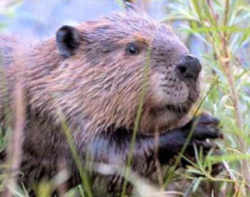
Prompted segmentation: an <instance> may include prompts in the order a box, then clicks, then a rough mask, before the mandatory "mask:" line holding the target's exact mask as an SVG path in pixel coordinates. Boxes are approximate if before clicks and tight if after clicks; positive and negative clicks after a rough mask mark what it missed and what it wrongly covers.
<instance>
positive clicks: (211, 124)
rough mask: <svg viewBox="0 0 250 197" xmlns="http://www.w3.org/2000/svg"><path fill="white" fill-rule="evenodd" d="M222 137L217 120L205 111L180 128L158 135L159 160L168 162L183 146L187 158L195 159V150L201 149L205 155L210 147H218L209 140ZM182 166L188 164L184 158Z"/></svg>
mask: <svg viewBox="0 0 250 197" xmlns="http://www.w3.org/2000/svg"><path fill="white" fill-rule="evenodd" d="M218 138H223V135H222V133H221V131H220V128H219V120H218V119H216V118H214V117H212V116H211V115H209V114H207V113H203V114H201V115H199V116H198V117H195V118H193V119H192V120H191V121H190V122H189V123H187V124H186V125H185V126H183V127H181V128H176V129H172V130H171V131H169V132H166V133H165V134H164V135H162V136H160V141H159V142H160V144H159V151H158V152H159V160H160V162H161V163H168V162H169V161H170V159H171V158H173V157H174V156H176V155H178V154H179V153H180V152H181V151H182V149H183V147H184V146H185V147H186V148H185V150H184V153H183V154H184V156H185V157H186V158H188V159H189V160H192V161H193V160H195V151H196V150H198V152H199V151H200V150H202V151H203V154H204V155H207V154H208V152H209V151H210V150H211V149H218V147H217V146H216V145H215V144H214V143H212V142H211V141H209V140H214V139H218ZM181 164H182V166H185V165H186V164H188V162H187V161H185V160H184V159H183V160H182V162H181Z"/></svg>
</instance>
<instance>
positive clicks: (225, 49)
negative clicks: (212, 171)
mask: <svg viewBox="0 0 250 197" xmlns="http://www.w3.org/2000/svg"><path fill="white" fill-rule="evenodd" d="M229 6H230V2H229V0H225V8H224V21H223V23H224V24H223V25H224V26H229V25H228V18H229V16H228V15H229V9H230V7H229ZM218 36H220V39H221V43H222V46H221V50H220V51H218V50H215V49H214V51H215V52H217V53H218V54H217V55H216V56H217V58H218V60H219V62H220V65H221V68H222V70H223V71H224V74H225V76H226V77H227V80H228V83H229V87H230V89H231V95H230V96H231V100H232V103H233V107H234V116H235V120H236V124H237V127H238V135H237V138H238V140H239V148H240V151H241V152H242V153H246V152H247V145H246V141H245V140H244V139H242V135H241V134H242V132H243V125H242V114H241V112H240V107H239V98H238V95H237V93H236V90H235V82H234V76H233V72H232V66H233V65H232V64H231V60H232V58H231V55H230V52H229V40H230V34H229V33H228V32H227V31H224V32H223V34H219V35H218ZM241 172H242V175H243V177H244V179H245V180H246V181H247V182H250V171H249V166H248V161H247V160H243V161H242V166H241ZM249 189H250V188H249ZM249 191H250V190H249Z"/></svg>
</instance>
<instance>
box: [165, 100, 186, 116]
mask: <svg viewBox="0 0 250 197" xmlns="http://www.w3.org/2000/svg"><path fill="white" fill-rule="evenodd" d="M164 108H165V109H166V110H168V111H170V112H174V113H176V114H186V113H187V112H188V111H189V109H190V105H188V104H187V103H183V104H176V105H165V107H164Z"/></svg>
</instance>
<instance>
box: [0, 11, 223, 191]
mask: <svg viewBox="0 0 250 197" xmlns="http://www.w3.org/2000/svg"><path fill="white" fill-rule="evenodd" d="M68 29H69V28H67V27H66V26H65V27H64V29H63V28H62V29H61V31H60V30H59V31H58V33H57V37H56V38H51V39H49V40H47V41H44V42H42V43H40V44H36V45H32V46H26V47H25V46H23V45H22V44H19V43H18V42H16V41H14V40H13V39H10V38H6V37H0V52H1V54H2V57H3V58H2V59H3V65H4V66H3V71H4V72H3V73H4V76H5V78H6V79H7V87H4V88H3V87H2V89H1V92H0V99H1V100H0V112H1V117H0V118H1V125H2V127H7V126H6V114H4V113H3V112H4V109H3V108H4V106H6V105H10V104H9V102H7V103H4V101H6V99H4V98H7V97H8V98H12V94H13V89H14V86H15V84H16V82H17V81H18V79H19V77H21V78H22V79H23V87H24V88H23V89H24V92H25V101H26V112H27V114H26V124H25V129H24V142H23V157H22V162H21V171H22V172H23V176H20V182H24V183H25V186H26V187H29V190H30V191H31V190H32V187H33V186H34V185H36V184H37V183H39V182H40V181H41V180H44V179H45V180H47V179H51V178H52V177H54V176H55V175H56V174H57V173H58V172H59V171H60V168H59V167H58V166H59V164H60V163H63V164H65V166H66V168H67V170H68V171H69V172H70V178H69V179H68V185H67V187H69V188H71V187H73V186H75V185H77V184H79V183H80V177H79V172H78V170H77V167H76V166H75V164H74V159H73V158H72V155H71V152H70V149H69V146H68V143H67V140H66V137H65V133H64V131H63V130H64V129H65V128H64V126H63V125H64V124H66V125H67V127H68V128H69V130H70V132H71V134H72V136H73V139H74V143H75V144H76V148H77V151H78V153H79V154H80V157H81V158H82V159H83V161H86V155H87V153H88V154H90V155H91V156H92V157H93V158H92V159H93V161H94V162H97V163H98V162H101V163H106V164H112V165H118V166H124V165H125V163H126V161H127V157H128V153H129V150H130V149H129V147H130V142H131V139H132V132H133V128H134V126H135V125H134V124H135V119H136V115H137V112H138V108H139V105H140V101H141V100H140V98H141V95H142V94H143V93H144V94H145V96H144V98H143V106H142V113H141V118H140V124H139V128H138V135H137V137H136V143H135V150H136V151H135V152H134V153H133V164H132V168H133V169H134V170H135V171H136V172H137V173H139V174H141V175H143V176H149V177H150V176H151V175H152V174H153V173H155V165H152V162H154V156H153V155H154V153H155V148H159V149H160V150H161V151H162V150H166V151H169V152H168V153H166V152H165V153H164V157H163V158H164V159H162V156H161V160H162V161H163V162H162V163H167V161H168V160H169V159H171V158H172V157H173V156H174V155H175V154H177V153H178V151H179V150H180V147H181V145H183V144H184V142H185V140H184V139H185V137H184V136H186V133H187V132H186V130H187V129H186V127H185V132H186V133H185V132H184V130H182V129H177V130H176V128H181V126H183V125H182V124H183V123H182V120H183V119H185V117H186V115H187V114H188V112H189V111H190V109H191V107H192V106H193V104H194V103H195V102H196V101H197V99H198V96H199V79H198V78H197V79H196V78H195V79H192V78H191V79H188V80H183V79H181V78H180V77H179V76H178V74H177V72H176V66H177V65H179V64H180V63H181V60H182V59H183V57H184V56H186V55H188V54H189V52H188V50H187V48H186V47H185V46H184V45H183V43H182V42H181V41H180V40H179V38H178V37H177V36H176V35H175V33H174V32H173V31H172V29H171V28H170V27H168V26H166V25H165V24H162V23H158V22H156V21H154V20H152V19H151V18H149V17H148V16H146V15H143V16H142V15H140V14H136V12H128V13H119V14H113V15H111V16H110V17H104V18H101V19H99V20H97V21H89V22H85V23H82V24H80V25H79V26H77V27H76V28H72V29H70V33H71V34H72V35H71V36H70V39H73V41H74V43H72V42H71V44H70V45H67V43H66V44H65V43H64V42H68V41H67V40H66V41H65V39H60V38H61V37H60V36H62V38H64V33H65V32H64V30H67V31H68ZM62 30H63V31H62ZM66 33H67V32H66ZM131 43H133V44H134V45H136V47H137V50H138V53H137V54H134V55H133V54H132V55H131V54H130V53H129V52H128V51H127V48H128V45H129V44H131ZM145 79H146V80H145ZM145 84H146V85H145ZM144 87H145V89H144ZM10 108H11V107H10ZM212 122H213V121H212ZM206 129H207V128H206ZM206 129H205V130H206ZM207 130H209V129H207ZM180 131H181V132H180ZM209 132H210V130H209ZM156 133H158V134H160V144H159V145H156V144H155V143H154V135H155V134H156ZM184 133H185V134H184ZM204 136H205V137H204V139H205V138H210V137H211V136H210V135H209V134H207V135H204ZM216 137H218V136H217V134H216V135H215V136H213V137H211V138H216ZM178 140H179V141H178ZM161 146H162V148H163V149H161ZM100 176H101V175H100V174H98V173H96V174H95V175H94V176H93V177H94V178H93V182H95V180H97V178H96V177H100ZM103 176H104V175H103ZM107 177H108V178H107ZM107 177H106V179H104V180H105V182H106V184H107V187H105V189H104V190H105V192H106V193H108V192H114V191H116V190H119V191H120V189H121V186H120V185H121V184H118V182H119V181H118V180H122V177H121V176H119V175H115V176H107ZM117 177H118V178H117ZM98 180H99V179H98ZM96 182H98V181H96ZM117 185H119V186H117ZM95 187H99V184H97V183H96V184H93V188H94V189H93V190H94V193H95V192H96V193H97V190H98V189H97V188H95ZM117 188H118V189H117ZM99 189H100V188H99ZM104 190H101V191H102V192H103V191H104Z"/></svg>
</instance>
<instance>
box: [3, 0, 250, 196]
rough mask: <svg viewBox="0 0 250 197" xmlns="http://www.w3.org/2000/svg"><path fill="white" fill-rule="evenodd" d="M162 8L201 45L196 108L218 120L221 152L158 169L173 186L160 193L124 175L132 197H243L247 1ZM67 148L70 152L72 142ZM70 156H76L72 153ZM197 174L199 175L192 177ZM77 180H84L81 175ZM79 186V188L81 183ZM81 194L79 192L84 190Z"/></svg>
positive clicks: (249, 118)
mask: <svg viewBox="0 0 250 197" xmlns="http://www.w3.org/2000/svg"><path fill="white" fill-rule="evenodd" d="M158 1H159V0H158ZM167 7H168V9H167V11H166V17H165V19H164V22H167V23H172V24H176V22H178V24H181V25H179V26H178V27H177V32H180V36H182V37H183V39H184V40H185V41H186V43H187V44H188V45H189V46H190V47H192V45H194V44H197V43H201V45H202V46H203V47H202V48H201V49H200V50H201V51H202V52H201V54H202V56H201V61H202V64H203V68H204V72H203V77H202V81H203V88H202V90H203V91H202V99H201V102H200V104H198V105H197V107H198V108H199V110H200V111H204V110H205V111H209V112H211V113H212V114H213V115H214V116H216V117H219V118H220V121H221V126H222V130H223V132H224V140H222V141H219V142H218V146H219V147H220V149H221V151H222V152H223V154H222V155H217V156H215V155H214V154H210V155H209V156H208V157H207V158H202V157H201V156H200V154H199V153H198V152H197V157H196V160H197V162H196V163H193V165H190V166H189V167H188V168H187V169H186V170H183V169H179V170H175V168H173V167H172V168H170V169H168V170H167V171H168V174H164V173H162V177H163V182H162V186H163V187H164V188H166V187H167V188H170V187H171V188H173V187H174V188H175V190H176V191H174V192H162V190H160V189H157V188H155V187H154V186H152V185H149V184H147V183H145V182H144V181H143V180H141V179H140V178H139V177H137V176H136V175H134V176H128V177H127V179H128V180H129V181H131V182H132V183H133V184H134V185H135V186H136V188H137V190H138V193H137V196H142V197H144V196H153V193H154V194H155V193H157V194H158V196H166V195H168V196H193V197H196V196H197V197H198V196H209V197H213V196H218V197H248V196H250V152H249V151H250V133H249V132H250V64H249V62H247V60H246V59H247V58H248V57H244V56H243V55H244V54H247V52H246V51H247V50H248V53H249V52H250V46H249V45H250V2H249V0H169V3H168V6H167ZM180 21H181V23H179V22H180ZM0 27H1V24H0ZM192 38H195V41H192V42H191V40H192ZM138 114H139V112H138ZM65 130H66V131H67V129H65ZM0 131H1V130H0ZM66 135H67V136H68V139H69V143H71V144H72V140H70V135H69V133H68V132H66ZM4 146H6V140H5V138H3V137H2V138H0V149H3V147H4ZM131 147H133V146H131ZM71 148H72V152H73V153H74V146H73V145H72V147H71ZM75 157H76V158H77V155H76V156H75ZM218 161H219V162H222V163H223V165H224V171H223V172H222V173H221V174H220V175H219V176H216V177H214V176H213V175H211V173H210V170H209V169H210V168H211V165H212V164H213V163H216V162H218ZM176 165H177V164H176ZM79 168H80V167H79ZM131 173H132V174H133V172H131ZM197 174H199V175H200V176H196V175H197ZM135 177H136V178H135ZM5 178H6V176H3V175H1V176H0V181H2V180H3V181H2V183H1V185H0V186H1V187H3V183H4V179H5ZM82 179H83V182H85V181H84V180H85V179H84V178H82ZM180 183H181V184H180ZM85 184H86V183H85ZM180 185H181V186H182V187H180ZM50 187H51V186H50V185H49V183H44V184H43V185H41V188H39V191H40V192H39V194H40V196H47V195H48V193H49V191H50V189H49V188H50ZM79 188H80V189H79V190H80V191H83V189H82V188H81V187H79ZM145 188H146V189H147V192H145ZM177 191H178V192H177ZM179 191H181V192H179ZM12 192H13V194H14V196H19V197H24V196H28V195H27V193H26V192H25V189H20V188H19V187H18V188H15V189H13V190H12ZM71 193H72V192H71ZM71 193H69V194H68V195H69V196H70V195H71ZM80 193H81V194H82V196H84V192H80ZM88 193H90V191H88ZM122 195H123V196H125V195H124V194H122ZM87 196H91V194H87Z"/></svg>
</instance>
